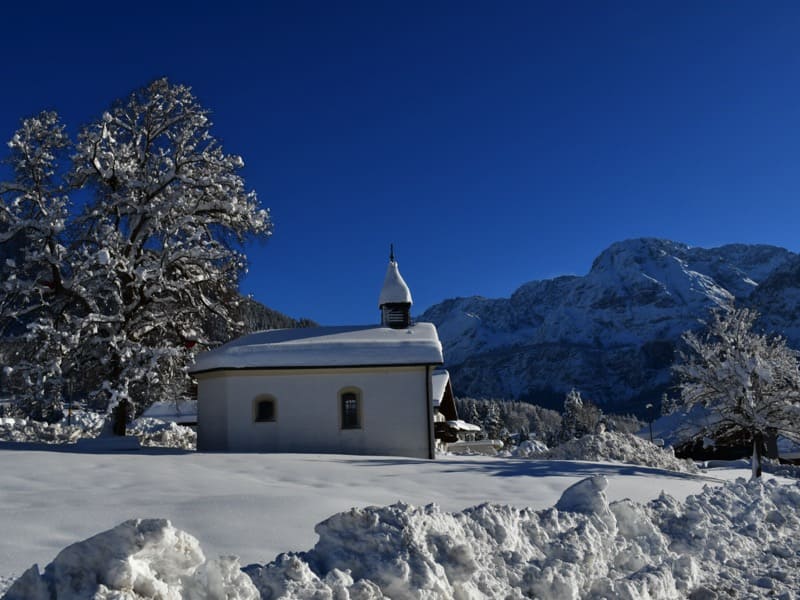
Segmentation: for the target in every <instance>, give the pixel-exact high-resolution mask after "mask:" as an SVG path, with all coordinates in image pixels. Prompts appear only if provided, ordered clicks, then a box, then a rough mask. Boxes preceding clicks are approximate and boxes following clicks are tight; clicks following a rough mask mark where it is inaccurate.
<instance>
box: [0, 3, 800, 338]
mask: <svg viewBox="0 0 800 600" xmlns="http://www.w3.org/2000/svg"><path fill="white" fill-rule="evenodd" d="M164 4H165V5H168V6H161V3H160V2H151V1H142V2H136V3H127V2H125V3H114V2H103V3H94V2H75V3H66V2H37V1H35V0H30V1H28V2H13V3H10V5H9V3H6V5H4V6H3V9H2V15H3V21H4V26H3V31H2V34H0V55H1V56H2V57H3V58H2V63H0V74H2V76H0V138H2V139H3V140H6V139H8V137H9V136H10V135H11V133H12V132H13V130H14V129H15V128H16V127H17V124H18V121H19V119H20V118H21V117H24V116H27V115H30V114H33V113H35V112H38V111H39V110H41V109H44V108H53V109H56V110H58V111H59V112H60V113H61V114H62V116H63V117H64V118H65V120H66V121H67V122H68V123H70V124H71V125H72V126H73V127H74V128H77V127H78V126H79V125H80V124H81V123H84V122H86V121H88V120H90V119H92V118H95V117H96V116H97V115H98V114H100V113H101V112H102V110H104V109H105V108H106V107H107V106H108V105H109V104H110V102H111V101H112V100H113V99H115V98H119V97H123V96H125V95H126V94H127V93H128V92H129V91H131V90H132V89H134V88H136V87H139V86H141V85H144V84H146V83H148V82H149V81H150V80H152V79H154V78H156V77H160V76H167V77H169V78H170V79H171V80H172V81H174V82H180V83H186V84H188V85H190V86H192V88H193V89H194V92H195V94H196V95H197V97H198V99H199V100H200V102H201V103H202V104H203V105H204V106H206V107H207V108H209V109H211V110H212V112H213V120H214V123H215V127H214V132H215V134H216V135H217V136H218V137H219V138H220V139H221V140H222V141H223V147H224V148H225V149H226V150H227V151H228V152H231V153H236V154H240V155H242V156H243V157H244V159H245V162H246V168H245V171H244V175H245V178H246V181H247V183H248V186H249V187H251V188H252V189H255V190H256V191H257V192H258V194H259V197H260V199H261V201H262V203H263V204H264V206H266V207H269V208H270V209H271V211H272V215H273V218H274V222H275V232H274V235H273V237H272V238H271V239H270V240H269V241H268V242H267V243H266V244H263V245H254V246H253V247H251V248H250V249H249V252H248V255H249V257H250V263H251V268H250V274H249V275H248V277H247V279H246V281H245V284H244V290H245V291H246V292H249V293H252V294H253V295H254V296H255V297H256V298H257V299H258V300H261V301H262V302H264V303H265V304H267V305H269V306H272V307H274V308H276V309H278V310H281V311H284V312H286V313H288V314H290V315H292V316H296V317H299V316H306V317H310V318H313V319H316V320H318V321H320V322H322V323H324V324H337V323H369V322H374V321H376V320H377V319H378V316H379V315H378V311H377V306H376V304H377V298H378V293H379V290H380V286H381V282H382V280H383V275H384V271H385V267H386V261H387V255H388V246H389V243H390V242H394V244H395V247H396V251H397V256H398V261H399V263H400V269H401V272H402V273H403V275H404V276H405V278H406V280H407V281H408V283H409V285H410V287H411V290H412V293H413V294H414V299H415V306H414V312H415V313H419V312H421V311H422V310H424V309H425V308H427V307H428V306H430V305H431V304H434V303H436V302H439V301H441V300H443V299H445V298H448V297H454V296H463V295H472V294H479V295H483V296H507V295H508V294H510V293H511V292H512V291H513V290H514V289H515V288H516V287H518V286H519V285H520V284H522V283H524V282H526V281H530V280H533V279H542V278H548V277H552V276H555V275H560V274H568V273H572V274H584V273H586V272H587V271H588V269H589V267H590V266H591V262H592V260H593V258H594V257H595V256H596V255H597V254H598V253H599V252H600V251H601V250H602V249H603V248H605V247H606V246H608V245H609V244H610V243H612V242H614V241H617V240H621V239H626V238H631V237H639V236H656V237H664V238H670V239H674V240H677V241H683V242H686V243H689V244H691V245H697V246H714V245H720V244H724V243H730V242H748V243H750V242H752V243H768V244H775V245H780V246H784V247H786V248H789V249H791V250H794V251H797V250H798V249H800V243H798V242H799V236H800V233H799V232H798V230H799V229H800V227H799V225H800V36H798V32H800V3H797V2H768V3H761V2H737V1H733V2H727V1H726V2H722V1H719V2H695V1H692V2H675V1H669V2H651V1H648V2H638V1H637V2H634V1H632V0H631V1H629V2H613V1H609V2H596V1H591V2H551V3H545V2H522V1H507V2H506V1H489V0H487V1H486V2H481V3H472V2H461V1H453V2H388V1H387V2H383V1H365V2H347V1H342V2H327V1H320V2H281V3H271V2H237V1H229V2H224V3H213V6H211V5H209V6H208V7H205V8H204V7H202V6H203V5H202V4H200V3H189V2H185V3H178V2H164ZM193 5H197V6H201V7H200V8H197V7H195V6H193Z"/></svg>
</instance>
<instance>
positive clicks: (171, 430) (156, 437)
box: [128, 417, 197, 450]
mask: <svg viewBox="0 0 800 600" xmlns="http://www.w3.org/2000/svg"><path fill="white" fill-rule="evenodd" d="M128 435H135V436H136V437H137V438H139V442H140V443H141V444H142V446H158V447H161V448H180V449H182V450H194V449H195V448H196V447H197V432H196V431H195V430H194V429H192V428H190V427H185V426H183V425H178V424H177V423H174V422H168V421H162V420H161V419H153V418H150V417H140V418H138V419H136V420H135V421H134V422H133V423H132V424H131V425H130V426H129V427H128Z"/></svg>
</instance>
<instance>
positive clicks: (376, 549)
mask: <svg viewBox="0 0 800 600" xmlns="http://www.w3.org/2000/svg"><path fill="white" fill-rule="evenodd" d="M234 458H235V456H234ZM280 458H286V457H280ZM292 458H294V459H295V460H296V461H300V462H295V461H292V462H293V466H295V467H296V466H300V465H302V466H303V470H309V471H312V470H316V469H318V468H322V469H325V468H328V467H331V466H332V465H335V464H336V463H337V461H339V460H341V457H339V458H334V457H328V459H327V460H326V459H322V458H321V457H313V456H306V457H297V456H295V457H292ZM277 462H278V463H282V462H283V460H278V461H277ZM320 462H321V463H323V464H322V466H320V465H319V463H320ZM446 462H447V464H446V466H447V470H445V471H442V472H440V473H439V474H438V475H439V476H440V477H441V476H442V475H444V477H443V479H445V480H447V479H448V476H447V475H446V473H449V472H452V471H453V470H459V469H464V468H466V469H467V470H468V471H470V475H471V476H472V478H474V477H477V478H478V481H476V482H475V483H476V484H477V485H479V486H480V485H481V484H482V483H485V481H480V479H481V468H480V466H481V465H482V464H486V463H487V462H488V463H491V464H492V465H493V466H495V467H496V466H498V463H497V462H495V461H485V460H477V459H472V460H470V461H464V460H463V459H461V460H459V461H458V463H452V462H449V461H446ZM507 462H508V463H509V464H510V465H512V469H516V468H517V467H516V466H513V463H512V462H511V461H507ZM531 462H532V461H526V463H527V464H531ZM388 463H391V461H387V459H381V458H378V457H376V458H373V459H365V460H363V462H362V464H361V465H360V468H357V469H356V470H354V471H352V472H351V473H350V475H359V476H360V475H366V478H367V479H368V480H371V479H379V478H381V477H382V476H385V475H386V474H387V473H386V471H387V470H388V469H389V468H390V467H391V465H390V464H388ZM420 464H427V465H432V464H436V463H430V462H427V463H420ZM395 466H397V465H395ZM235 467H241V464H240V463H239V462H238V461H236V464H235ZM563 467H564V466H563V465H561V468H563ZM596 467H597V468H601V465H596ZM556 468H558V467H556ZM416 470H417V469H415V471H416ZM375 471H379V472H380V473H381V474H380V475H378V476H377V477H375V476H372V477H370V475H369V473H370V472H373V473H374V472H375ZM565 471H566V472H568V473H569V475H566V473H565V474H563V475H561V478H562V483H564V482H567V481H570V482H572V483H571V485H569V486H567V487H566V488H565V486H563V485H559V486H557V489H553V490H551V491H550V492H549V494H548V495H549V497H548V499H547V502H546V504H545V506H543V507H541V508H538V509H537V508H528V507H525V506H514V505H510V504H508V503H504V504H499V503H481V504H478V505H476V506H471V507H469V508H466V509H456V510H452V509H451V510H448V509H446V508H443V507H442V506H439V505H437V504H426V505H420V506H414V505H411V504H408V503H406V502H405V501H395V502H394V503H393V504H391V505H389V506H363V505H362V506H356V507H354V508H350V509H345V510H342V511H339V512H337V513H336V514H333V515H332V516H330V517H328V518H326V519H324V520H323V521H321V522H320V523H319V524H318V525H317V526H316V528H315V532H316V535H317V539H316V541H315V543H313V545H312V544H309V548H310V549H308V550H307V551H304V552H300V553H297V552H287V553H282V554H280V555H278V556H277V557H275V558H274V559H273V560H268V561H264V562H262V563H258V564H251V565H249V566H247V567H245V569H244V573H243V572H242V571H240V570H239V566H240V564H241V562H240V561H239V560H238V559H237V558H235V557H232V556H223V557H221V558H217V559H210V560H209V559H206V556H207V555H208V554H209V553H208V551H207V550H206V551H204V550H203V549H202V548H201V544H200V542H199V541H198V539H197V538H195V537H194V536H192V535H190V534H188V533H186V532H185V531H183V530H181V529H180V528H179V527H176V526H174V525H173V524H172V523H171V522H170V521H168V520H165V519H144V520H142V519H135V520H127V521H125V522H123V523H122V524H121V525H118V526H115V527H113V528H111V529H109V530H108V531H104V532H102V533H100V534H97V535H94V536H92V537H91V538H89V539H87V540H85V541H83V542H79V543H76V544H71V545H70V546H68V547H67V548H65V549H64V550H63V551H61V552H60V553H59V554H58V555H57V556H56V558H55V560H54V561H53V562H52V563H50V564H49V565H48V566H47V567H46V568H45V569H44V572H43V573H41V574H40V572H39V569H38V567H36V566H34V567H31V568H30V569H28V570H27V571H26V572H25V573H24V574H23V576H22V577H21V578H20V579H19V581H17V583H15V584H14V586H13V587H12V588H10V590H9V591H8V595H7V596H6V598H7V600H17V599H23V598H24V599H26V600H40V599H41V600H45V599H49V598H55V597H58V598H97V599H101V600H102V599H110V598H122V597H124V598H130V599H131V600H134V599H138V598H154V597H158V598H164V599H173V598H174V599H177V598H224V597H228V598H242V599H250V598H258V597H262V598H297V599H312V598H361V599H382V598H387V597H391V598H393V599H400V600H403V599H408V600H411V599H418V598H419V599H439V598H441V599H450V598H453V599H455V598H459V599H460V598H515V599H521V598H532V597H538V598H579V597H597V598H601V597H606V598H610V597H614V598H628V599H654V598H655V599H657V598H685V597H690V596H691V597H693V598H706V597H707V598H714V597H717V596H715V595H713V593H712V590H717V591H721V590H735V591H736V592H737V594H741V595H742V597H762V596H767V595H769V596H771V597H777V598H785V599H787V600H788V599H790V598H793V597H794V596H793V594H794V593H795V591H796V590H797V589H800V587H799V586H800V574H799V573H798V572H797V570H796V569H795V568H793V565H795V564H796V560H797V556H798V555H800V538H798V536H797V531H798V528H800V512H799V511H798V509H800V484H798V483H797V482H795V483H793V484H786V483H780V482H778V481H776V480H768V481H766V482H764V483H763V484H762V483H759V482H745V481H744V480H743V479H737V480H735V481H733V482H729V483H727V484H725V485H714V486H703V487H702V488H699V487H696V488H695V489H694V490H693V491H694V492H696V494H694V495H690V496H688V497H687V496H686V494H685V489H679V488H677V487H676V488H674V489H673V486H671V485H669V480H668V479H660V478H659V475H658V474H656V473H650V474H648V475H647V477H648V480H650V481H651V482H653V483H657V484H658V485H657V486H655V487H656V488H658V487H660V486H661V485H662V484H667V485H668V486H669V487H670V488H671V489H670V491H671V492H672V491H676V490H677V491H678V493H677V495H676V496H673V495H667V494H664V493H658V491H656V489H652V488H653V486H648V487H650V488H651V489H650V493H651V494H652V495H653V496H654V498H653V499H647V498H640V499H639V500H638V501H637V500H631V499H618V500H614V499H613V498H614V496H618V494H619V492H620V491H621V490H622V488H625V491H631V490H632V489H633V488H631V487H628V486H620V485H619V484H620V483H621V481H620V478H621V476H620V474H619V473H614V472H613V471H606V472H605V473H604V474H603V473H595V474H590V475H589V476H587V477H583V478H581V476H580V473H579V472H577V471H571V470H569V469H565ZM288 473H289V471H286V470H282V473H281V475H283V476H285V475H287V474H288ZM237 474H241V472H240V471H238V470H237V469H236V468H234V469H233V470H232V475H233V476H234V477H233V479H235V476H236V475H237ZM506 475H508V476H511V477H519V478H521V479H527V475H529V474H527V473H525V474H523V473H518V474H516V475H511V474H506ZM552 475H553V473H551V476H550V477H548V478H544V479H539V478H537V479H533V480H529V481H528V482H527V483H528V487H529V489H530V490H531V491H535V490H538V489H540V488H541V487H543V485H547V484H548V483H552V481H551V480H552ZM691 479H696V481H695V482H694V483H695V485H696V486H699V485H700V484H701V483H702V480H701V479H699V478H694V477H691ZM143 483H144V482H143ZM351 483H353V482H352V481H351ZM369 483H371V481H367V482H362V484H366V485H363V488H365V489H362V486H358V487H359V489H360V490H361V494H363V493H364V492H366V490H367V489H368V488H369ZM447 483H449V481H445V482H443V485H442V486H441V487H446V484H447ZM495 487H498V486H490V487H486V488H485V489H484V493H485V494H488V495H495V496H497V495H499V494H497V492H496V491H495V492H492V490H493V488H495ZM639 487H640V488H641V487H643V486H642V485H641V482H639ZM615 488H617V489H616V490H615ZM327 491H328V490H326V492H327ZM407 491H408V489H407V488H404V489H403V490H402V491H401V492H399V493H400V494H402V493H403V492H407ZM428 491H431V490H430V489H429V490H428ZM315 492H317V493H318V492H319V490H315ZM455 493H456V494H457V493H458V491H456V492H455ZM640 496H641V494H640ZM553 505H554V506H553ZM274 508H275V506H274V505H267V506H262V511H261V512H260V513H258V514H257V515H255V514H239V515H238V520H239V521H249V519H248V517H256V519H255V520H253V521H249V524H250V527H251V529H254V530H258V533H256V534H251V537H256V536H261V535H263V536H264V537H263V538H261V539H262V540H263V542H262V543H264V544H265V545H266V543H267V542H268V540H270V539H275V538H277V539H278V540H279V542H278V543H283V544H284V545H285V546H288V545H291V544H292V542H290V541H289V539H288V538H283V537H282V536H281V533H282V532H281V531H280V523H279V519H277V518H274V519H264V518H263V517H264V515H269V516H273V517H274V516H277V515H276V513H275V512H274V510H271V509H274ZM291 510H292V509H288V508H287V509H284V513H286V512H291ZM294 510H295V511H297V510H298V509H297V508H295V509H294ZM259 516H260V517H261V518H258V517H259ZM223 518H224V516H223V515H217V520H221V519H223ZM233 521H234V520H229V521H228V524H229V525H232V524H233ZM4 525H5V524H4ZM228 533H229V536H230V537H231V538H235V535H233V532H232V531H229V532H228ZM294 541H296V540H294ZM238 542H239V543H242V542H243V540H241V539H240V540H238ZM208 545H209V544H207V543H206V544H205V546H206V548H208ZM262 547H263V546H262ZM245 574H246V575H248V576H249V579H248V578H247V577H246V576H245ZM2 581H3V579H2V578H0V582H2ZM6 581H7V579H6Z"/></svg>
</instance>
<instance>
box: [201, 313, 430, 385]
mask: <svg viewBox="0 0 800 600" xmlns="http://www.w3.org/2000/svg"><path fill="white" fill-rule="evenodd" d="M442 362H443V358H442V344H441V342H440V341H439V335H438V334H437V332H436V327H435V326H434V325H433V324H431V323H416V324H414V325H411V326H410V327H408V328H407V329H391V328H389V327H378V326H371V325H368V326H355V327H312V328H304V329H271V330H268V331H259V332H257V333H253V334H250V335H246V336H244V337H241V338H238V339H236V340H233V341H231V342H228V343H227V344H225V345H224V346H220V347H219V348H216V349H215V350H211V351H209V352H203V353H202V354H199V355H198V356H197V358H196V359H195V364H194V366H193V367H192V368H191V369H190V372H192V373H202V372H204V371H213V370H220V369H257V368H282V367H294V368H297V367H359V366H364V367H367V366H378V365H381V366H382V365H438V364H442Z"/></svg>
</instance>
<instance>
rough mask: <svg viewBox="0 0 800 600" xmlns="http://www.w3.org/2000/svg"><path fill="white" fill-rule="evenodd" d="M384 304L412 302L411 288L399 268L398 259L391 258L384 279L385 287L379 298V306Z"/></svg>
mask: <svg viewBox="0 0 800 600" xmlns="http://www.w3.org/2000/svg"><path fill="white" fill-rule="evenodd" d="M384 304H412V300H411V290H409V289H408V286H407V285H406V282H405V281H404V280H403V276H402V275H400V271H399V269H398V268H397V261H394V260H390V261H389V266H388V267H387V268H386V277H384V279H383V288H381V295H380V297H379V298H378V308H381V307H382V306H383V305H384Z"/></svg>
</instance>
